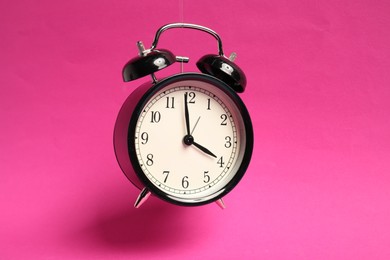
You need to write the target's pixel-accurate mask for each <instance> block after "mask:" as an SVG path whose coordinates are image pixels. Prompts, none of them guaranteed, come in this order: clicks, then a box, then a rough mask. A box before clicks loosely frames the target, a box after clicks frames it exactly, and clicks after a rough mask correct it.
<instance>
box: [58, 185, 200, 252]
mask: <svg viewBox="0 0 390 260" xmlns="http://www.w3.org/2000/svg"><path fill="white" fill-rule="evenodd" d="M120 193H121V192H120V191H118V189H112V190H110V191H109V192H106V193H105V194H103V198H98V199H97V200H98V202H99V203H98V204H96V202H94V204H95V205H88V206H86V208H85V210H88V211H90V212H88V214H83V215H84V216H83V219H80V218H75V219H74V220H73V221H70V222H76V223H73V225H72V224H71V223H69V230H68V231H69V232H67V234H66V238H65V240H66V243H67V244H68V246H70V248H71V250H80V251H83V252H84V253H87V252H88V251H89V252H90V251H92V250H93V252H99V251H101V252H107V251H108V252H109V251H111V252H113V251H120V252H126V251H129V252H135V251H138V252H139V253H141V252H145V253H146V252H148V251H150V250H152V251H154V252H155V251H164V249H169V248H173V247H176V246H178V245H179V244H185V243H187V242H188V240H189V239H195V240H196V233H197V232H195V234H193V233H194V232H193V231H194V226H193V224H194V223H192V222H193V220H194V218H197V216H196V215H197V213H195V212H197V211H194V210H191V208H186V207H178V206H174V205H171V204H169V203H166V202H163V201H160V200H158V199H157V198H155V197H150V198H149V200H148V201H146V202H145V203H144V204H143V205H142V206H141V207H140V208H139V209H135V208H134V207H133V206H132V201H130V199H129V194H126V195H124V194H120ZM131 196H132V197H134V199H135V198H136V195H131ZM194 213H195V214H194ZM195 230H196V229H195Z"/></svg>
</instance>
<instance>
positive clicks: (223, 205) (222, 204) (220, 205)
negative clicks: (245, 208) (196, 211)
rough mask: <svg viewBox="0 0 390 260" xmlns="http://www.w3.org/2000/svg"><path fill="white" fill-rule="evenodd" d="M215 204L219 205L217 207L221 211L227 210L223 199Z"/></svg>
mask: <svg viewBox="0 0 390 260" xmlns="http://www.w3.org/2000/svg"><path fill="white" fill-rule="evenodd" d="M215 203H217V205H218V206H219V207H220V208H221V209H225V208H226V206H225V203H224V202H223V200H222V199H219V200H217V201H215Z"/></svg>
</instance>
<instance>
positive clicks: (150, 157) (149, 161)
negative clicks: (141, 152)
mask: <svg viewBox="0 0 390 260" xmlns="http://www.w3.org/2000/svg"><path fill="white" fill-rule="evenodd" d="M153 163H154V162H153V154H151V153H150V154H148V155H147V156H146V165H147V166H152V165H153Z"/></svg>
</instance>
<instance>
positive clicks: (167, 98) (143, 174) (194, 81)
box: [114, 23, 253, 208]
mask: <svg viewBox="0 0 390 260" xmlns="http://www.w3.org/2000/svg"><path fill="white" fill-rule="evenodd" d="M173 28H186V29H195V30H199V31H202V32H205V33H208V34H210V35H212V36H213V37H214V38H215V39H216V40H217V42H218V54H207V55H205V56H203V57H202V58H200V60H199V61H198V62H197V63H196V65H197V67H198V69H199V70H200V72H185V73H184V72H181V73H178V74H176V75H172V76H169V77H167V78H163V79H157V77H156V76H155V73H156V72H158V71H160V70H162V69H164V68H166V67H168V66H170V65H172V64H173V63H175V62H189V58H188V57H182V56H175V55H174V54H173V53H172V52H171V51H169V50H166V49H157V44H158V40H159V38H160V35H161V34H162V33H163V32H164V31H166V30H168V29H173ZM137 46H138V50H139V55H138V56H137V57H135V58H133V59H131V60H130V61H129V62H127V63H126V64H125V66H124V68H123V71H122V74H123V79H124V81H125V82H128V81H133V80H136V79H139V78H142V77H144V76H150V77H151V78H150V81H149V82H146V83H144V84H142V85H141V86H139V87H137V88H136V89H135V90H134V91H133V92H132V93H131V94H130V96H129V97H128V98H127V99H126V101H125V102H124V104H123V106H122V108H121V109H120V111H119V114H118V117H117V120H116V123H115V128H114V150H115V155H116V158H117V161H118V164H119V166H120V168H121V169H122V171H123V172H124V174H125V175H126V176H127V178H128V179H129V180H130V181H131V182H132V183H133V184H134V185H135V186H136V187H137V188H138V189H139V190H140V191H141V192H140V194H139V196H138V198H137V199H136V201H135V204H134V206H135V207H136V208H138V207H139V206H141V205H142V204H143V203H144V202H145V201H146V200H147V199H148V198H149V196H150V195H153V196H155V197H158V198H160V199H162V200H165V201H167V202H170V203H173V204H176V205H181V206H199V205H204V204H207V203H211V202H216V203H217V204H218V205H219V206H220V207H221V208H225V204H224V202H223V200H222V198H223V197H224V196H225V195H226V194H227V193H228V192H230V191H231V190H232V189H233V188H234V187H235V186H236V185H237V184H238V183H239V181H240V180H241V179H242V177H243V175H244V174H245V172H246V170H247V168H248V165H249V163H250V160H251V156H252V150H253V128H252V123H251V118H250V115H249V113H248V110H247V108H246V107H245V105H244V103H243V101H242V100H241V98H240V97H239V96H238V95H237V93H242V92H244V90H245V87H246V77H245V74H244V73H243V71H242V70H241V69H240V68H239V67H238V66H237V65H236V64H235V63H234V59H235V56H236V55H235V54H234V53H233V54H232V55H230V57H229V58H227V57H225V56H224V53H223V48H222V41H221V38H220V36H219V35H218V34H217V33H216V32H215V31H213V30H211V29H209V28H207V27H204V26H200V25H196V24H188V23H173V24H167V25H165V26H162V27H161V28H159V29H158V30H157V32H156V34H155V37H154V40H153V43H152V46H151V47H150V48H149V49H145V47H144V45H143V43H142V42H141V41H139V42H138V43H137Z"/></svg>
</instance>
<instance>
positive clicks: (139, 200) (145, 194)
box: [134, 188, 150, 209]
mask: <svg viewBox="0 0 390 260" xmlns="http://www.w3.org/2000/svg"><path fill="white" fill-rule="evenodd" d="M149 196H150V191H149V190H148V189H147V188H144V189H143V190H142V191H141V193H140V194H139V195H138V198H137V200H136V201H135V203H134V208H137V209H138V208H139V207H140V206H141V205H142V204H143V203H144V202H145V201H146V200H147V199H148V198H149Z"/></svg>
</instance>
